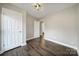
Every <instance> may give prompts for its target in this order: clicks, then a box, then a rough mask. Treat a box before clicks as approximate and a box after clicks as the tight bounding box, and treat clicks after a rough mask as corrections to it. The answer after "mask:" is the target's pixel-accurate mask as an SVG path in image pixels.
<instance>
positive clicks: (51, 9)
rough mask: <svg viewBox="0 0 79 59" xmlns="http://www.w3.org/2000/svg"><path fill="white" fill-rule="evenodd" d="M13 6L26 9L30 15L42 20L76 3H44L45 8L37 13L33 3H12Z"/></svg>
mask: <svg viewBox="0 0 79 59" xmlns="http://www.w3.org/2000/svg"><path fill="white" fill-rule="evenodd" d="M12 4H13V5H16V6H18V7H20V8H22V9H25V10H26V11H27V12H28V14H29V15H31V16H33V17H35V18H37V19H41V18H43V17H45V16H47V15H48V14H51V13H55V12H57V11H60V10H62V9H64V8H68V7H71V6H73V5H75V3H43V5H42V6H43V7H42V8H41V9H40V11H36V10H34V9H33V7H32V4H33V3H12Z"/></svg>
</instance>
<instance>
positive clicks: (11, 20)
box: [2, 8, 22, 51]
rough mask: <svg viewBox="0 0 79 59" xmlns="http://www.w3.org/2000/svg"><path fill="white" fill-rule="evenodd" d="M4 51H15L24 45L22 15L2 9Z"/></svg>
mask: <svg viewBox="0 0 79 59" xmlns="http://www.w3.org/2000/svg"><path fill="white" fill-rule="evenodd" d="M2 42H3V43H2V47H3V48H2V49H3V50H4V51H7V50H10V49H13V48H15V47H18V46H20V45H21V44H22V15H21V14H20V13H19V12H16V11H14V10H10V9H6V8H3V9H2Z"/></svg>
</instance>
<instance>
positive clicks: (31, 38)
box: [26, 37, 34, 41]
mask: <svg viewBox="0 0 79 59" xmlns="http://www.w3.org/2000/svg"><path fill="white" fill-rule="evenodd" d="M33 38H34V37H31V38H27V40H26V41H28V40H31V39H33Z"/></svg>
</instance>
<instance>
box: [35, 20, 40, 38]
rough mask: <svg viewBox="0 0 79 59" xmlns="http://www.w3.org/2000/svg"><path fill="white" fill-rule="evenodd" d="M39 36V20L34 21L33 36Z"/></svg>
mask: <svg viewBox="0 0 79 59" xmlns="http://www.w3.org/2000/svg"><path fill="white" fill-rule="evenodd" d="M39 36H40V22H39V21H36V20H35V21H34V38H37V37H39Z"/></svg>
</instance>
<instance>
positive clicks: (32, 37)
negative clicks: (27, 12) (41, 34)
mask: <svg viewBox="0 0 79 59" xmlns="http://www.w3.org/2000/svg"><path fill="white" fill-rule="evenodd" d="M34 38H38V37H31V38H27V40H32V39H34Z"/></svg>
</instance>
